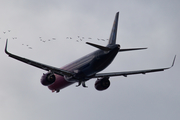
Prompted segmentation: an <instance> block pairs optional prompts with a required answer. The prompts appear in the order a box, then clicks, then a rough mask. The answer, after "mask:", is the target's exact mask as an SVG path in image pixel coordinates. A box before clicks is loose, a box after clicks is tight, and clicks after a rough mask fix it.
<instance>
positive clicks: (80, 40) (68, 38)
mask: <svg viewBox="0 0 180 120" xmlns="http://www.w3.org/2000/svg"><path fill="white" fill-rule="evenodd" d="M8 32H11V30H7V31H3V34H6V33H8ZM0 39H1V37H0ZM12 39H13V40H17V37H12ZM66 39H67V40H74V38H73V37H66ZM87 39H88V40H91V39H93V38H91V37H87V38H85V37H80V36H77V38H75V40H76V42H82V41H84V40H87ZM55 40H57V39H56V38H54V37H53V38H51V39H46V40H44V39H42V37H39V41H40V42H43V43H46V42H50V41H55ZM97 40H98V41H106V40H109V39H100V38H97ZM22 45H23V46H26V47H27V48H28V49H33V47H31V46H30V45H28V44H24V43H22Z"/></svg>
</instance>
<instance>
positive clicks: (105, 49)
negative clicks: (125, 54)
mask: <svg viewBox="0 0 180 120" xmlns="http://www.w3.org/2000/svg"><path fill="white" fill-rule="evenodd" d="M86 44H88V45H91V46H93V47H96V48H98V49H100V50H103V51H109V50H111V49H110V48H108V47H104V46H101V45H97V44H94V43H89V42H86Z"/></svg>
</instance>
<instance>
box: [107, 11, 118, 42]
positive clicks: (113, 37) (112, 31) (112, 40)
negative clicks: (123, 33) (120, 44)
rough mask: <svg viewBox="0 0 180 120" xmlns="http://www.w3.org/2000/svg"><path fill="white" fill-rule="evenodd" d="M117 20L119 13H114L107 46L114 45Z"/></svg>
mask: <svg viewBox="0 0 180 120" xmlns="http://www.w3.org/2000/svg"><path fill="white" fill-rule="evenodd" d="M118 18H119V12H117V13H116V16H115V19H114V23H113V27H112V30H111V34H110V38H109V43H108V45H114V44H116V34H117V28H118Z"/></svg>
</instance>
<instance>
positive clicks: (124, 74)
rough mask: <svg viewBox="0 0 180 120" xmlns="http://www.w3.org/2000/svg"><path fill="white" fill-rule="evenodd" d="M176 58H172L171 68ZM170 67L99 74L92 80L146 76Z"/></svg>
mask: <svg viewBox="0 0 180 120" xmlns="http://www.w3.org/2000/svg"><path fill="white" fill-rule="evenodd" d="M175 59H176V56H175V57H174V60H173V63H172V65H171V67H173V66H174V62H175ZM171 67H167V68H157V69H148V70H137V71H124V72H112V73H99V74H96V75H95V76H94V77H93V78H99V77H113V76H124V77H127V76H128V75H134V74H146V73H151V72H160V71H164V70H167V69H170V68H171Z"/></svg>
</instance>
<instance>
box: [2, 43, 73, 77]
mask: <svg viewBox="0 0 180 120" xmlns="http://www.w3.org/2000/svg"><path fill="white" fill-rule="evenodd" d="M7 43H8V40H6V47H5V53H6V54H8V55H9V57H12V58H14V59H16V60H19V61H21V62H24V63H27V64H29V65H32V66H34V67H37V68H40V69H43V70H46V71H51V72H53V73H56V74H58V75H62V76H64V75H67V76H72V75H73V73H71V72H69V71H65V70H62V69H59V68H56V67H53V66H49V65H45V64H42V63H39V62H36V61H33V60H29V59H26V58H23V57H20V56H17V55H14V54H11V53H9V52H8V51H7Z"/></svg>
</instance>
